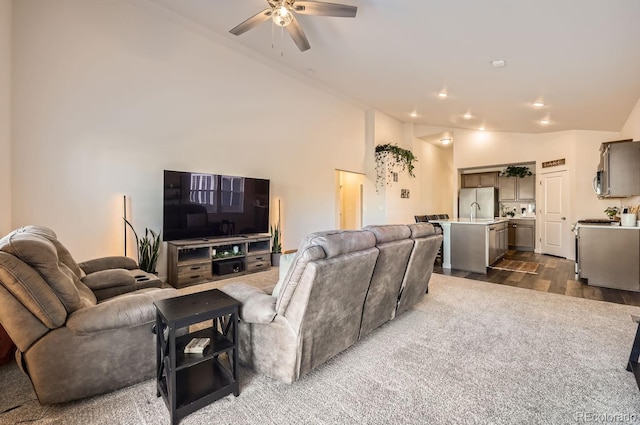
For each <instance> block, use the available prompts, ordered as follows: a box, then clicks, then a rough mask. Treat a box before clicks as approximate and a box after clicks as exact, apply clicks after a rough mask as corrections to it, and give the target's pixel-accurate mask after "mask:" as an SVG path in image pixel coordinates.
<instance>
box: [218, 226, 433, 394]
mask: <svg viewBox="0 0 640 425" xmlns="http://www.w3.org/2000/svg"><path fill="white" fill-rule="evenodd" d="M441 241H442V235H441V234H440V232H439V230H436V229H434V227H433V226H432V225H431V224H428V223H416V224H411V225H406V226H405V225H384V226H369V227H366V228H364V229H363V230H357V231H339V230H335V231H327V232H318V233H313V234H311V235H309V236H308V237H307V238H306V239H305V240H304V241H303V242H302V243H301V244H300V247H299V248H298V251H297V253H296V256H295V258H294V260H293V262H292V264H291V267H290V269H289V271H288V273H287V275H286V277H285V278H284V281H283V282H282V286H281V289H280V290H279V291H278V294H277V296H272V295H271V294H268V293H266V292H264V291H262V290H260V289H258V288H255V287H252V286H249V285H247V284H244V283H231V284H228V285H225V286H224V287H223V288H222V290H223V291H224V292H226V293H227V294H229V295H231V296H233V297H235V298H236V299H238V300H239V301H240V302H241V303H242V306H241V308H240V326H239V348H240V349H239V356H240V361H241V363H243V364H245V365H247V366H249V367H251V368H252V369H254V370H256V371H257V372H260V373H263V374H266V375H268V376H271V377H273V378H276V379H279V380H282V381H284V382H287V383H292V382H295V381H296V380H298V379H299V378H300V377H302V376H303V375H305V374H307V373H308V372H310V371H311V370H313V369H314V368H315V367H317V366H319V365H321V364H322V363H324V362H325V361H327V360H328V359H330V358H331V357H333V356H335V355H336V354H338V353H340V352H341V351H343V350H345V349H346V348H348V347H349V346H351V345H353V344H354V343H356V342H357V341H358V339H359V338H361V337H363V336H365V335H367V334H368V333H370V332H371V331H373V330H374V329H376V328H377V327H379V326H381V325H382V324H384V323H386V322H388V321H389V320H391V319H393V318H394V317H396V316H397V315H399V314H401V313H402V312H404V311H406V310H407V309H409V308H410V307H411V306H412V305H413V304H415V303H417V302H418V301H420V300H421V299H422V297H424V295H425V293H426V292H427V290H428V284H429V279H430V277H431V273H432V271H433V263H434V260H435V256H436V254H437V252H438V248H439V247H440V243H441Z"/></svg>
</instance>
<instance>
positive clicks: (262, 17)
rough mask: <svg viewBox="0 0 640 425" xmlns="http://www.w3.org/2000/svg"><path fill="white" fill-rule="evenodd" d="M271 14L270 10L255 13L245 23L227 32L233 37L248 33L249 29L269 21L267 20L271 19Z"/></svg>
mask: <svg viewBox="0 0 640 425" xmlns="http://www.w3.org/2000/svg"><path fill="white" fill-rule="evenodd" d="M271 13H272V10H271V9H265V10H263V11H262V12H260V13H256V14H255V15H253V16H252V17H250V18H249V19H247V20H246V21H244V22H242V23H241V24H240V25H238V26H236V27H235V28H233V29H231V30H230V31H229V32H230V33H231V34H233V35H240V34H244V33H245V32H247V31H249V30H250V29H251V28H254V27H257V26H258V25H260V24H261V23H263V22H264V21H267V20H269V18H270V17H271Z"/></svg>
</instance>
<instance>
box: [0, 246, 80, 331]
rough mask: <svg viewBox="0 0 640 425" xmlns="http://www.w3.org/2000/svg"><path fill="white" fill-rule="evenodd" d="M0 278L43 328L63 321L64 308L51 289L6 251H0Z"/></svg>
mask: <svg viewBox="0 0 640 425" xmlns="http://www.w3.org/2000/svg"><path fill="white" fill-rule="evenodd" d="M0 282H2V285H3V286H4V287H5V288H6V289H7V291H9V292H10V293H11V295H13V296H14V297H15V298H16V299H17V300H18V301H19V302H20V303H21V304H22V305H23V306H24V307H26V308H27V310H29V312H31V314H33V316H35V317H36V318H38V320H40V322H42V323H43V324H44V325H45V326H46V327H47V328H49V329H55V328H57V327H60V326H62V325H64V322H65V321H66V320H67V310H66V309H65V307H64V305H63V304H62V302H60V299H59V298H58V296H57V295H56V294H55V292H54V291H53V289H52V288H51V287H50V286H49V285H48V284H47V282H45V281H44V279H42V276H40V275H39V274H38V273H37V272H36V271H35V270H34V269H33V268H31V267H30V266H28V265H27V264H25V263H24V262H23V261H21V260H19V259H18V258H16V257H15V256H13V255H10V254H8V253H6V252H0ZM12 314H15V312H12Z"/></svg>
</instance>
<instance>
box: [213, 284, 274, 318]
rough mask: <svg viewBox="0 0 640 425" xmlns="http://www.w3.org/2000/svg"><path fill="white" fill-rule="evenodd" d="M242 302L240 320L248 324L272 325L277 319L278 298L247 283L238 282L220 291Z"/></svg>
mask: <svg viewBox="0 0 640 425" xmlns="http://www.w3.org/2000/svg"><path fill="white" fill-rule="evenodd" d="M220 290H221V291H222V292H224V293H225V294H227V295H230V296H232V297H233V298H235V299H236V300H238V301H240V304H241V305H240V320H242V321H244V322H247V323H271V322H272V321H273V319H275V317H276V298H275V297H272V296H271V295H269V294H266V293H265V292H264V291H263V290H261V289H259V288H256V287H254V286H251V285H247V284H246V283H242V282H237V283H230V284H228V285H225V286H224V287H222V288H221V289H220Z"/></svg>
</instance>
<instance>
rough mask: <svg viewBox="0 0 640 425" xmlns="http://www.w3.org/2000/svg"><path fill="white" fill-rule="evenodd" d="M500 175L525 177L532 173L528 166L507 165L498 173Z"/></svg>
mask: <svg viewBox="0 0 640 425" xmlns="http://www.w3.org/2000/svg"><path fill="white" fill-rule="evenodd" d="M500 175H501V176H503V177H504V176H506V177H520V178H523V177H527V176H531V175H533V173H532V172H531V171H529V167H516V166H515V165H510V166H508V167H507V168H506V169H505V170H504V171H503V172H501V173H500Z"/></svg>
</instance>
